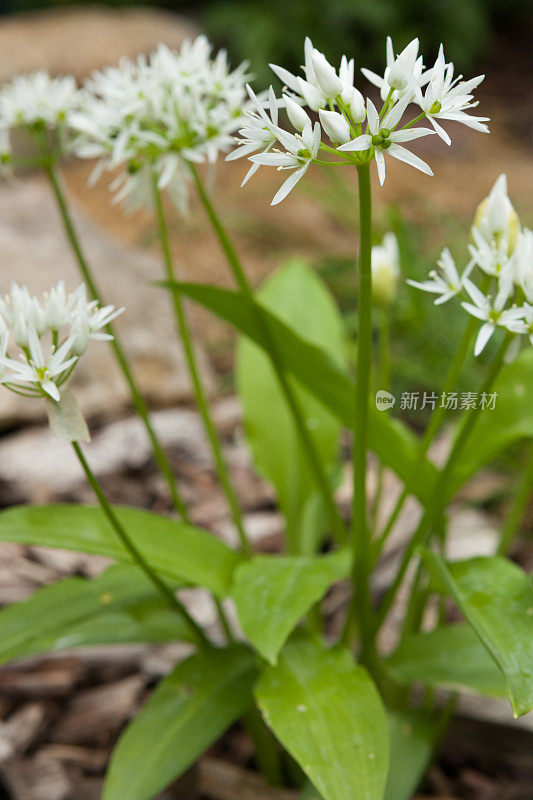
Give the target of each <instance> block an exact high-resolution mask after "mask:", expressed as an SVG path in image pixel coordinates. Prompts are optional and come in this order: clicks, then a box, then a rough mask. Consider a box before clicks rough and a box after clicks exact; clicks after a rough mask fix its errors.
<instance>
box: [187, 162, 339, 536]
mask: <svg viewBox="0 0 533 800" xmlns="http://www.w3.org/2000/svg"><path fill="white" fill-rule="evenodd" d="M189 167H190V169H191V174H192V176H193V179H194V182H195V184H196V188H197V190H198V194H199V197H200V200H201V201H202V204H203V206H204V208H205V211H206V213H207V216H208V218H209V221H210V222H211V225H212V226H213V229H214V231H215V234H216V236H217V238H218V240H219V242H220V245H221V247H222V250H223V252H224V255H225V256H226V260H227V262H228V265H229V267H230V269H231V271H232V273H233V276H234V278H235V281H236V283H237V285H238V287H239V289H240V290H241V292H242V294H243V296H244V297H245V298H246V299H247V300H248V301H249V303H250V308H251V310H252V313H253V314H254V315H255V318H256V322H257V324H258V326H260V329H261V331H262V333H263V336H264V338H265V340H266V342H267V343H268V355H269V357H270V360H271V363H272V366H273V368H274V371H275V373H276V376H277V378H278V382H279V384H280V387H281V390H282V392H283V394H284V396H285V400H286V401H287V405H288V406H289V409H290V411H291V414H292V417H293V420H294V423H295V425H296V429H297V431H298V435H299V437H300V441H301V444H302V447H303V449H304V452H305V454H306V457H307V460H308V462H309V465H310V467H311V469H312V472H313V475H314V476H315V480H316V483H317V486H318V488H319V491H320V493H321V495H322V498H323V500H324V503H325V506H326V508H327V510H328V515H329V520H330V525H331V529H332V532H333V535H334V537H335V539H336V541H337V542H338V543H339V544H343V543H345V541H346V528H345V525H344V521H343V519H342V517H341V515H340V513H339V510H338V508H337V505H336V503H335V499H334V496H333V492H332V489H331V485H330V482H329V480H328V477H327V475H326V472H325V470H324V467H323V466H322V462H321V461H320V457H319V455H318V453H317V451H316V448H315V445H314V442H313V439H312V437H311V434H310V433H309V429H308V428H307V425H306V423H305V419H304V415H303V413H302V410H301V408H300V404H299V402H298V398H297V396H296V394H295V392H294V390H293V388H292V386H291V384H290V381H289V376H288V374H287V371H286V369H285V367H284V366H283V362H282V359H281V357H280V354H279V353H278V348H277V347H276V343H275V342H274V339H273V336H272V335H271V333H270V328H269V326H268V323H267V322H266V320H265V318H264V316H263V314H262V313H261V306H260V304H259V303H257V302H256V299H255V295H254V291H253V289H252V286H251V284H250V282H249V280H248V278H247V276H246V274H245V272H244V270H243V268H242V265H241V262H240V260H239V257H238V256H237V253H236V251H235V248H234V247H233V244H232V242H231V240H230V238H229V236H228V233H227V231H226V230H225V228H224V226H223V225H222V222H221V221H220V218H219V217H218V214H217V213H216V211H215V209H214V206H213V204H212V203H211V200H210V199H209V195H208V194H207V192H206V190H205V187H204V185H203V183H202V181H201V179H200V176H199V175H198V171H197V170H196V167H195V166H194V165H193V164H189Z"/></svg>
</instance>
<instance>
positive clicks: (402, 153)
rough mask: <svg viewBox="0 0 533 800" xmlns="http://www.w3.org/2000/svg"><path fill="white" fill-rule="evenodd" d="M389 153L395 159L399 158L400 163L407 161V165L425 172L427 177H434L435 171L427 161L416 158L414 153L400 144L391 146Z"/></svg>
mask: <svg viewBox="0 0 533 800" xmlns="http://www.w3.org/2000/svg"><path fill="white" fill-rule="evenodd" d="M387 153H388V154H389V155H390V156H392V157H393V158H397V159H398V161H405V163H406V164H410V165H411V166H412V167H415V169H419V170H420V172H424V173H425V174H426V175H433V170H432V169H431V167H430V166H429V164H426V162H425V161H422V159H421V158H419V157H418V156H415V154H414V153H411V152H410V151H409V150H406V149H405V147H402V146H401V145H400V144H394V142H393V143H392V144H391V146H390V147H389V149H388V150H387Z"/></svg>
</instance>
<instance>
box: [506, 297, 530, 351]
mask: <svg viewBox="0 0 533 800" xmlns="http://www.w3.org/2000/svg"><path fill="white" fill-rule="evenodd" d="M517 310H518V311H521V312H522V315H523V319H516V320H511V321H510V322H508V324H507V329H508V330H510V331H512V332H513V333H519V334H521V335H522V336H528V337H529V341H530V343H531V345H533V305H530V304H529V303H524V305H523V306H522V308H520V309H517Z"/></svg>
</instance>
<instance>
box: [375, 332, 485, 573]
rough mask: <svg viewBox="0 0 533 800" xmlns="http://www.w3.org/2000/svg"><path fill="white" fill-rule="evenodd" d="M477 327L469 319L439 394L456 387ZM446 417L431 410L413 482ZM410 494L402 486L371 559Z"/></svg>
mask: <svg viewBox="0 0 533 800" xmlns="http://www.w3.org/2000/svg"><path fill="white" fill-rule="evenodd" d="M477 326H478V321H477V320H476V319H475V317H470V318H469V320H468V322H467V325H466V328H465V330H464V333H463V335H462V337H461V341H460V342H459V346H458V347H457V350H456V351H455V355H454V358H453V361H452V364H451V366H450V369H449V371H448V374H447V375H446V378H445V380H444V383H443V385H442V390H441V394H448V393H450V392H452V391H453V390H454V389H455V387H456V385H457V381H458V380H459V376H460V374H461V371H462V369H463V366H464V363H465V361H466V358H467V356H468V353H469V352H470V346H471V343H472V339H473V337H474V333H475V332H476V329H477ZM445 417H446V408H444V407H443V406H436V407H435V409H434V410H433V412H432V414H431V417H430V419H429V422H428V425H427V427H426V430H425V431H424V436H423V437H422V439H421V440H420V443H419V449H418V453H417V456H416V459H415V465H414V468H413V481H414V480H415V479H416V474H417V472H418V470H419V469H420V466H421V464H422V462H423V460H424V457H425V455H426V453H427V452H428V450H429V448H430V445H431V443H432V442H433V439H434V438H435V436H436V434H437V432H438V431H439V429H440V427H441V425H442V423H443V422H444V419H445ZM410 494H411V492H410V490H409V488H408V486H404V488H403V490H402V493H401V494H400V496H399V498H398V500H397V501H396V505H395V506H394V509H393V510H392V512H391V514H390V517H389V519H388V520H387V523H386V525H385V527H384V529H383V532H382V533H381V534H380V536H379V538H378V539H377V540H376V541H375V543H374V546H373V558H374V560H376V559H377V558H379V555H380V553H381V551H382V550H383V547H384V545H385V542H386V541H387V539H388V538H389V535H390V533H391V531H392V529H393V527H394V525H395V523H396V520H397V519H398V517H399V515H400V512H401V510H402V508H403V506H404V503H405V501H406V500H407V498H408V497H409V495H410Z"/></svg>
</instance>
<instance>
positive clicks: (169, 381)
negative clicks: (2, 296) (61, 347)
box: [0, 175, 212, 428]
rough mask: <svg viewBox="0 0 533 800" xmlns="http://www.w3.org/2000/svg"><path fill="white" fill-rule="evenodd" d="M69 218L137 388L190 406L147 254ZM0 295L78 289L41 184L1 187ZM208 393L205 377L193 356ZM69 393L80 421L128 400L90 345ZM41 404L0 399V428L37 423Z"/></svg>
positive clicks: (108, 359) (102, 352)
mask: <svg viewBox="0 0 533 800" xmlns="http://www.w3.org/2000/svg"><path fill="white" fill-rule="evenodd" d="M72 210H73V215H74V220H75V223H76V226H77V228H78V231H79V235H80V238H81V241H82V244H83V247H84V250H85V252H86V255H87V258H88V260H89V263H90V264H91V265H92V266H93V269H94V273H95V275H96V278H97V282H98V285H99V286H100V287H101V291H102V296H103V297H104V298H105V301H106V302H108V303H113V304H115V305H116V306H125V307H126V310H125V312H124V313H123V314H122V316H121V317H119V319H118V320H117V323H116V327H117V330H118V332H119V334H120V336H121V339H122V341H123V344H124V346H125V349H126V350H127V352H128V354H129V356H130V357H131V359H132V363H133V365H134V369H135V372H136V374H137V376H138V381H139V385H140V387H141V389H142V391H143V393H144V394H145V395H146V397H147V398H148V400H149V401H150V402H152V403H154V404H156V405H159V406H166V405H170V404H172V403H175V402H177V401H186V400H189V399H190V398H191V391H190V384H189V379H188V375H187V370H186V367H185V364H184V361H183V355H182V352H181V350H180V349H178V347H177V345H176V339H175V333H174V323H173V319H172V315H171V312H170V304H169V298H168V297H167V295H166V293H165V291H164V290H163V289H160V288H158V287H155V286H153V282H154V281H156V280H158V279H160V278H161V270H162V268H161V265H160V263H159V260H158V258H157V256H156V255H155V254H152V253H150V252H149V251H147V250H146V249H140V248H138V249H137V248H133V247H128V246H127V245H125V244H123V243H120V242H118V241H116V240H115V239H113V238H112V237H111V236H109V235H108V234H106V233H104V232H102V231H101V230H100V229H99V228H97V227H95V226H94V225H93V224H92V223H91V222H89V221H88V220H87V218H86V217H85V216H84V215H83V214H81V213H79V212H78V211H77V209H76V208H73V209H72ZM0 241H2V270H1V275H0V292H4V291H6V290H7V289H8V288H9V285H10V283H11V282H12V281H16V282H17V283H19V284H26V285H27V286H28V288H29V290H30V291H31V292H32V293H35V294H38V293H40V292H42V291H45V290H47V289H48V288H50V286H52V285H53V284H55V283H57V281H58V280H60V279H61V278H64V279H65V281H66V283H67V288H70V289H73V288H75V287H76V286H77V285H78V284H79V283H80V276H79V273H78V268H77V265H76V263H75V261H74V258H73V256H72V253H71V251H70V247H69V245H68V243H67V241H66V239H65V236H64V234H63V229H62V224H61V220H60V218H59V214H58V212H57V210H56V208H55V204H54V201H53V199H52V197H51V194H50V190H49V188H48V185H47V182H46V181H45V179H44V178H43V177H41V176H39V175H29V176H26V177H24V178H22V179H20V180H18V181H16V182H14V183H13V184H9V183H2V184H0ZM199 356H200V362H201V366H202V369H203V372H204V377H205V378H206V380H207V385H208V387H209V386H211V385H212V381H211V380H210V378H209V369H208V366H207V362H206V360H205V358H203V357H202V353H201V352H200V353H199ZM71 385H72V390H73V391H74V393H75V394H76V396H77V397H78V400H79V402H80V405H81V407H82V409H83V411H84V413H85V414H86V415H88V416H89V417H93V416H101V415H103V416H105V417H108V418H109V417H113V416H115V415H116V414H117V413H119V412H120V411H121V410H122V409H124V407H126V406H127V405H128V402H129V394H128V390H127V388H126V386H125V383H124V380H123V378H122V375H121V373H120V371H119V369H118V367H117V366H116V364H115V361H114V358H113V355H112V353H111V351H110V348H109V347H108V345H106V344H101V343H99V342H93V343H91V345H90V347H89V350H88V351H87V353H86V354H85V355H84V357H83V359H82V360H81V362H80V364H79V367H78V368H77V369H76V372H75V374H74V378H73V381H72V384H71ZM43 415H44V404H41V403H35V402H34V401H32V400H25V399H24V398H21V397H19V396H18V395H15V394H12V393H10V392H6V391H4V392H2V397H1V401H0V428H2V427H6V426H12V425H14V424H20V423H21V422H24V421H35V420H36V419H38V418H41V419H42V418H43Z"/></svg>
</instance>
